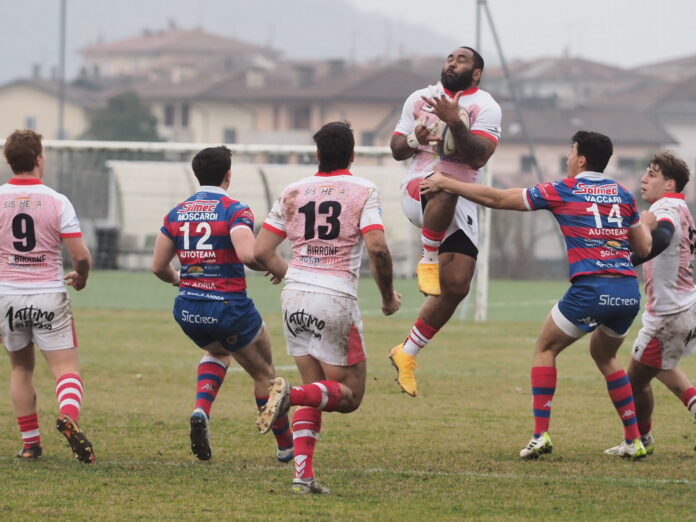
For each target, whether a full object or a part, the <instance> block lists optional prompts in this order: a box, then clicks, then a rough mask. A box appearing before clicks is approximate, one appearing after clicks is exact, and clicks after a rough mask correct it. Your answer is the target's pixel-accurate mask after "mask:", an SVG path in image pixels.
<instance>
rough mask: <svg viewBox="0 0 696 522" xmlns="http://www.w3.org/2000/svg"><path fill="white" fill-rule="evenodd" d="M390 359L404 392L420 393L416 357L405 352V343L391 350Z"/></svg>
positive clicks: (412, 394) (413, 394)
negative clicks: (417, 382) (417, 381)
mask: <svg viewBox="0 0 696 522" xmlns="http://www.w3.org/2000/svg"><path fill="white" fill-rule="evenodd" d="M389 360H390V361H391V363H392V366H394V368H396V382H397V383H398V384H399V386H401V390H402V391H403V392H404V393H407V394H409V395H410V396H411V397H415V396H416V395H417V394H418V386H417V384H416V373H415V372H416V367H417V366H416V358H415V357H414V356H413V355H409V354H407V353H406V352H404V344H403V343H401V344H399V345H397V346H395V347H394V348H392V349H391V351H390V352H389Z"/></svg>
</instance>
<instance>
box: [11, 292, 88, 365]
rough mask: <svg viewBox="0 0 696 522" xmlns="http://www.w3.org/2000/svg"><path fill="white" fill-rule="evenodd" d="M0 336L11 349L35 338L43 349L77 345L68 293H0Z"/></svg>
mask: <svg viewBox="0 0 696 522" xmlns="http://www.w3.org/2000/svg"><path fill="white" fill-rule="evenodd" d="M0 338H1V339H2V342H3V344H4V345H5V347H6V348H7V350H8V351H10V352H16V351H18V350H21V349H22V348H24V347H25V346H27V345H28V344H29V343H31V342H32V341H34V342H35V343H36V344H37V346H38V347H39V348H40V349H42V350H44V351H49V350H65V349H67V348H74V347H76V346H77V334H76V332H75V321H74V320H73V316H72V312H71V311H70V297H68V294H67V292H57V293H52V294H32V295H0Z"/></svg>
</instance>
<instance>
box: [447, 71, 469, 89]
mask: <svg viewBox="0 0 696 522" xmlns="http://www.w3.org/2000/svg"><path fill="white" fill-rule="evenodd" d="M440 82H442V86H443V87H445V88H446V89H448V90H450V91H452V92H457V91H465V90H467V89H470V88H471V87H472V86H473V84H474V70H473V69H469V70H468V71H465V72H463V73H461V74H460V75H459V76H448V75H447V74H446V71H445V70H443V71H442V74H441V75H440Z"/></svg>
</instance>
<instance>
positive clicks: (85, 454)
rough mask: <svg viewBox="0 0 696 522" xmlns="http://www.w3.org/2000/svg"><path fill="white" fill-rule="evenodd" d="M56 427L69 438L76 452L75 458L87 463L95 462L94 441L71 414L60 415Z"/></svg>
mask: <svg viewBox="0 0 696 522" xmlns="http://www.w3.org/2000/svg"><path fill="white" fill-rule="evenodd" d="M56 429H57V430H58V431H59V432H61V433H62V434H63V436H64V437H65V438H66V439H67V441H68V444H69V445H70V449H71V450H72V452H73V453H74V454H75V458H76V459H77V460H79V461H80V462H84V463H85V464H92V463H93V462H94V448H93V447H92V443H91V442H90V441H89V439H88V438H87V435H85V432H84V431H82V430H81V429H80V426H78V424H77V422H75V421H74V420H72V419H71V418H70V416H69V415H65V414H62V415H59V416H58V418H57V419H56Z"/></svg>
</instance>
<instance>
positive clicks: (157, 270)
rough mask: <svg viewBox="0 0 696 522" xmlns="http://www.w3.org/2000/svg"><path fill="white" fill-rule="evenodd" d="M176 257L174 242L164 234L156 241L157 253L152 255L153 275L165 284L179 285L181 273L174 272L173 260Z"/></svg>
mask: <svg viewBox="0 0 696 522" xmlns="http://www.w3.org/2000/svg"><path fill="white" fill-rule="evenodd" d="M175 255H176V247H175V246H174V242H173V241H172V240H171V239H169V238H168V237H167V236H165V235H164V234H163V233H162V232H160V233H159V234H157V239H155V251H154V253H153V255H152V273H153V274H155V275H156V276H157V277H158V278H160V279H161V280H162V281H164V282H165V283H169V284H171V285H174V286H178V285H179V282H180V280H179V273H178V272H177V271H176V270H174V267H173V266H172V265H171V260H172V259H173V258H174V256H175Z"/></svg>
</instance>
